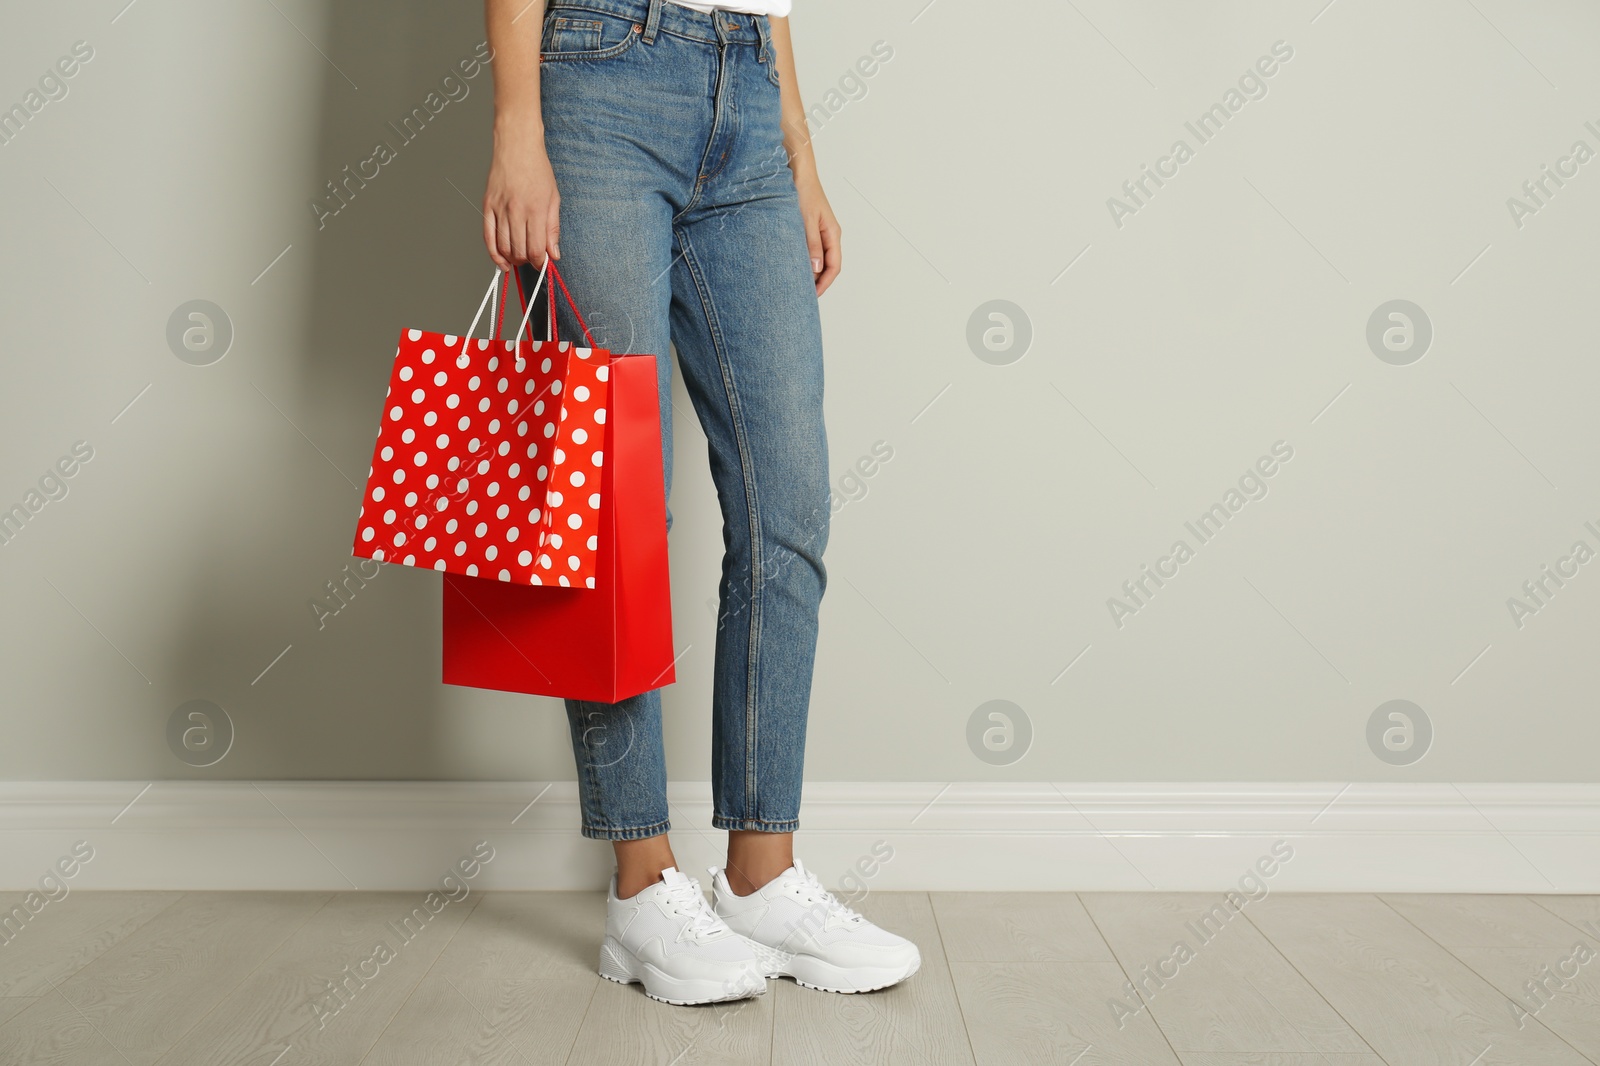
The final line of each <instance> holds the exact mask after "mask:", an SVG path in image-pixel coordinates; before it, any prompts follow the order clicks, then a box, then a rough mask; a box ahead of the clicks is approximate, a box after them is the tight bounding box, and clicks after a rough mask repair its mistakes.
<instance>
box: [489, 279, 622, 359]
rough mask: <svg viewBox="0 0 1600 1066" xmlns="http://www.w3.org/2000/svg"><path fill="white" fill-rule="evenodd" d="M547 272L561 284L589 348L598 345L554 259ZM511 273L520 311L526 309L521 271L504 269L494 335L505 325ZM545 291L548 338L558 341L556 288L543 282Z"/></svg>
mask: <svg viewBox="0 0 1600 1066" xmlns="http://www.w3.org/2000/svg"><path fill="white" fill-rule="evenodd" d="M547 273H548V274H549V275H550V276H551V277H553V278H555V279H556V284H558V285H560V286H561V294H562V295H563V296H565V297H566V298H567V306H568V307H570V308H572V313H573V315H574V316H575V317H576V318H577V319H578V325H580V326H582V327H583V335H584V337H585V338H586V339H587V340H588V341H589V347H591V348H598V347H600V346H599V345H598V344H596V343H595V339H594V334H592V333H590V332H589V324H588V323H587V322H585V321H584V320H583V312H581V311H579V310H578V305H577V304H576V303H574V302H573V299H572V293H571V292H569V291H567V283H566V282H565V281H564V280H562V277H561V272H560V271H558V270H557V269H556V264H555V261H554V260H551V262H550V266H549V268H548V270H547ZM512 274H515V275H516V278H517V302H518V303H519V304H521V306H522V311H523V313H524V314H526V313H527V311H528V295H527V293H526V292H524V291H523V288H522V271H520V270H508V271H506V275H507V276H506V277H504V278H501V279H500V312H499V314H498V315H496V316H495V323H494V335H495V336H496V337H498V336H500V331H501V330H502V329H503V328H504V325H505V317H506V297H507V296H508V295H510V292H509V287H510V282H511V278H510V275H512ZM545 291H546V293H547V294H548V296H549V298H550V307H549V314H550V339H551V340H553V341H559V340H560V339H561V338H560V335H559V334H558V333H557V330H556V290H555V286H553V285H550V284H549V283H546V284H545ZM517 339H518V340H521V339H522V338H520V337H518V338H517Z"/></svg>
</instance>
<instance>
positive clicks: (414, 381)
mask: <svg viewBox="0 0 1600 1066" xmlns="http://www.w3.org/2000/svg"><path fill="white" fill-rule="evenodd" d="M547 272H548V273H550V274H551V275H553V276H554V277H556V278H557V280H558V281H559V275H556V274H555V273H554V267H553V266H552V265H551V264H550V263H549V261H548V259H547V260H546V263H545V268H544V270H542V271H541V272H540V275H539V281H538V283H537V284H536V285H535V287H534V292H535V294H537V292H538V287H539V285H543V284H545V275H546V273H547ZM509 278H510V275H509V273H507V274H504V275H502V274H501V273H500V272H499V271H496V273H495V278H494V280H493V281H491V282H490V283H489V289H488V291H487V292H485V293H484V295H483V302H482V303H480V304H479V305H478V314H477V316H476V317H474V318H473V320H472V325H471V326H470V327H469V328H468V329H467V332H466V334H465V335H464V336H460V337H457V336H455V335H453V334H448V333H429V332H425V331H423V330H419V329H408V330H405V331H404V332H403V333H401V335H400V345H399V348H398V349H397V351H396V352H395V361H394V368H393V370H392V371H391V373H390V379H389V391H388V392H387V393H386V394H385V398H384V412H383V421H382V425H381V427H380V429H379V432H378V440H377V444H376V445H375V447H374V449H373V455H372V466H371V469H370V471H369V473H368V476H367V490H366V497H365V499H364V500H363V502H362V505H361V513H360V516H359V520H358V522H357V527H356V536H355V550H354V554H355V555H357V556H360V557H363V558H370V559H375V560H379V561H381V562H390V563H399V564H402V565H405V566H415V567H422V568H427V569H432V570H439V571H443V572H445V573H451V574H461V575H464V576H467V577H483V578H488V579H492V580H499V581H504V582H509V583H512V584H518V585H557V586H569V587H570V586H577V587H584V588H591V589H592V588H594V587H595V584H596V576H597V569H598V568H597V565H596V557H597V552H598V549H599V542H600V536H601V532H600V527H599V516H600V486H601V480H602V473H603V469H604V464H605V455H606V419H607V414H608V412H607V397H608V395H609V393H610V387H609V386H610V382H609V378H610V365H609V364H610V353H609V352H607V351H605V350H604V349H600V348H593V347H591V348H579V347H577V346H575V345H574V344H572V343H569V342H566V341H555V340H547V341H535V340H531V339H525V338H524V336H523V334H524V332H526V330H527V326H528V320H529V317H530V316H531V315H532V312H533V304H532V303H531V302H529V303H528V308H527V312H526V313H525V314H524V316H523V320H522V325H521V326H519V327H518V331H517V334H516V340H514V341H502V340H499V339H498V335H499V332H500V320H501V317H502V316H503V315H504V313H505V299H504V297H505V295H506V286H507V282H508V281H509ZM561 286H562V289H563V291H565V289H566V285H565V283H564V282H562V283H561ZM497 287H498V288H499V289H500V291H501V299H500V301H499V312H498V314H496V315H494V316H492V317H493V319H494V322H495V329H494V333H495V335H496V339H488V340H485V339H478V338H474V337H473V336H472V334H473V333H475V332H477V328H478V322H479V321H480V320H481V319H482V317H483V312H484V308H485V307H487V306H488V305H489V302H490V300H491V298H492V297H493V296H494V294H495V290H496V288H497ZM518 291H519V294H520V292H521V282H520V279H519V281H518ZM548 291H549V294H550V299H551V302H552V304H553V302H554V289H553V287H550V288H549V289H548ZM567 298H568V300H569V301H570V300H571V295H570V294H568V297H567ZM573 310H574V312H576V310H577V308H576V306H574V308H573ZM551 320H552V321H553V320H554V319H553V316H552V319H551ZM585 331H586V332H587V327H585ZM530 336H531V335H530Z"/></svg>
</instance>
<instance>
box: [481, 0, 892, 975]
mask: <svg viewBox="0 0 1600 1066" xmlns="http://www.w3.org/2000/svg"><path fill="white" fill-rule="evenodd" d="M788 9H789V0H742V2H734V3H727V4H721V3H715V4H713V3H688V2H669V0H551V2H550V3H549V4H548V10H547V9H546V4H545V2H544V0H531V2H530V0H486V17H487V22H488V30H489V44H490V46H491V47H492V49H493V57H494V72H495V73H494V105H495V117H494V160H493V164H492V166H491V168H490V172H489V182H488V189H487V192H486V194H485V196H484V240H485V243H486V244H487V246H488V249H489V254H490V257H491V258H492V259H494V261H495V263H496V264H497V265H498V266H500V267H501V268H502V269H510V268H512V267H513V266H519V265H522V264H527V263H529V262H530V261H531V262H533V263H536V264H537V263H542V262H543V261H544V258H545V255H546V254H547V253H548V255H549V256H550V257H551V258H552V259H555V260H559V261H560V264H561V273H562V276H563V278H564V279H565V280H566V281H567V283H568V285H569V286H570V288H571V291H572V292H573V293H574V295H575V297H576V298H577V300H578V301H579V304H580V306H581V309H582V310H583V312H584V313H585V317H586V318H587V319H588V320H589V323H590V326H591V329H593V330H595V338H596V343H597V344H598V345H599V346H601V347H605V348H608V349H610V350H612V351H630V352H649V353H653V354H655V355H657V356H658V358H657V360H656V363H657V367H658V368H659V372H660V378H659V382H658V385H659V389H660V397H661V428H662V452H663V455H664V457H665V461H666V470H665V475H666V485H667V491H668V493H669V494H670V492H671V487H672V434H671V427H672V389H671V362H670V358H669V355H668V352H669V347H668V342H669V341H670V342H672V343H673V344H675V345H676V346H677V350H678V362H679V365H680V366H681V368H682V370H683V375H684V384H685V386H686V388H687V391H688V393H689V396H690V398H691V400H692V401H693V403H694V407H695V412H696V414H697V415H698V417H699V419H700V425H701V426H702V428H703V429H704V430H705V434H706V437H707V438H708V440H709V442H710V458H711V474H712V478H713V480H714V481H715V483H716V488H717V496H718V499H719V500H720V502H721V506H722V513H723V519H724V524H723V540H724V545H725V549H726V553H725V555H724V557H723V569H722V580H721V583H720V593H721V610H720V611H719V613H718V627H717V642H716V661H715V666H714V670H715V674H714V684H713V692H712V704H713V706H712V764H711V765H712V799H713V805H714V817H713V819H712V824H713V826H715V827H716V828H718V829H725V830H727V831H728V861H727V865H726V867H725V868H724V869H722V870H720V871H719V870H716V869H715V868H713V869H712V871H711V872H712V895H713V902H712V904H711V905H708V904H707V903H706V901H705V897H704V896H703V895H701V891H700V885H699V882H698V881H696V880H694V879H693V878H689V877H686V876H685V875H684V874H682V873H681V872H679V870H678V869H677V863H676V861H675V860H674V859H673V856H672V849H671V847H670V845H669V844H668V841H667V835H666V834H667V829H668V825H669V822H668V810H667V797H666V767H665V760H664V757H663V752H662V743H661V694H660V691H659V690H656V691H651V692H646V693H644V694H642V695H639V696H635V697H632V698H630V699H627V700H624V701H622V702H620V703H615V704H606V703H590V702H584V701H578V700H568V701H567V718H568V722H569V725H570V727H571V732H572V742H573V750H574V754H575V755H576V758H577V765H578V785H579V796H580V798H581V800H580V801H581V806H582V813H583V823H582V833H583V835H584V836H586V837H591V838H595V839H601V840H609V841H611V842H612V846H613V848H614V850H615V853H616V862H617V869H616V873H615V875H614V876H613V878H612V881H611V887H610V891H609V892H608V894H607V901H606V929H605V938H604V941H603V943H602V945H601V949H600V973H601V975H602V976H604V977H608V978H611V979H612V980H617V981H622V982H625V983H627V982H635V981H637V982H641V983H643V985H644V990H645V992H646V993H647V994H648V995H650V996H652V997H653V998H656V999H660V1000H665V1001H667V1002H671V1003H708V1002H717V1001H721V1000H729V999H740V998H743V997H746V996H751V995H760V994H762V993H764V992H765V991H766V981H765V978H766V977H776V976H779V975H780V974H787V975H789V976H791V977H793V978H794V979H795V980H796V981H797V982H799V983H801V984H804V985H806V986H808V987H813V988H818V989H822V990H825V991H834V992H860V991H867V990H869V989H874V988H882V987H884V986H887V985H891V984H894V983H896V982H897V981H901V980H904V979H905V978H906V977H909V976H910V975H911V974H912V973H914V972H915V971H916V969H917V967H918V966H919V965H920V963H921V959H920V956H919V954H918V952H917V948H916V946H915V945H914V944H912V943H911V942H910V941H907V940H905V939H903V938H901V937H898V936H895V935H893V934H891V933H887V932H885V931H883V930H881V929H879V928H878V927H876V926H874V925H873V924H872V923H871V922H868V921H867V920H866V919H865V918H863V917H862V916H861V915H859V914H857V913H856V912H854V911H852V910H851V909H849V908H848V907H846V906H844V905H843V904H842V903H841V902H840V901H839V900H838V899H836V898H835V897H834V896H833V895H832V894H831V893H829V892H827V891H826V890H825V889H824V888H823V886H822V885H821V883H820V882H819V881H818V880H817V878H816V877H815V875H813V874H812V873H811V872H810V871H808V870H807V869H806V868H805V866H804V865H803V864H802V863H801V862H800V861H799V860H797V859H796V858H795V857H794V850H793V841H794V830H795V828H796V827H797V825H798V814H799V807H800V786H801V768H802V763H803V760H804V754H805V727H806V714H807V710H808V705H809V702H810V695H811V674H812V666H813V661H814V659H815V653H816V641H817V608H818V605H819V603H820V601H821V599H822V593H823V588H824V586H825V584H826V581H827V574H826V570H825V568H824V566H823V562H822V553H823V549H824V547H825V546H826V544H827V539H828V517H829V495H830V493H829V486H828V469H827V437H826V432H825V429H824V426H823V412H822V378H823V374H822V332H821V324H820V320H819V316H818V311H817V298H818V297H819V296H821V295H822V293H823V292H824V291H826V290H827V288H828V286H829V285H831V284H832V283H833V279H834V278H835V277H836V276H837V275H838V273H839V268H840V247H839V224H838V222H837V221H836V220H835V219H834V216H833V211H832V209H831V208H830V207H829V206H828V199H827V197H826V196H825V195H823V191H822V186H821V183H820V182H819V181H818V179H817V170H816V164H815V162H814V160H813V157H812V154H811V147H810V145H809V143H808V136H807V132H806V122H805V112H804V109H803V108H802V106H801V103H800V95H799V92H798V89H797V87H796V85H795V72H794V71H795V68H794V57H793V53H792V51H791V47H790V41H789V28H788V19H787V15H788ZM558 189H559V193H558V191H557V190H558ZM563 240H564V241H565V244H566V247H567V250H568V251H570V252H571V253H572V257H571V258H570V259H563V258H562V253H561V243H562V241H563ZM522 269H523V270H524V271H527V270H528V269H529V268H528V267H526V266H522ZM526 276H527V277H528V278H531V276H532V275H531V274H528V275H526ZM557 324H558V325H559V326H560V327H561V328H562V330H563V331H564V332H563V335H564V336H569V337H570V336H578V335H579V334H578V332H577V326H576V323H575V322H572V321H569V312H568V310H567V309H566V308H565V307H564V306H563V307H562V308H561V309H560V311H559V312H558V322H557ZM671 526H672V513H671V510H670V509H669V510H668V512H667V527H668V529H670V528H671Z"/></svg>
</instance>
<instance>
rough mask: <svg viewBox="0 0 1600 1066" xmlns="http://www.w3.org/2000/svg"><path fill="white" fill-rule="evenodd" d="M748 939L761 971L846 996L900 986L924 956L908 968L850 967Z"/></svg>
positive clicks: (919, 956)
mask: <svg viewBox="0 0 1600 1066" xmlns="http://www.w3.org/2000/svg"><path fill="white" fill-rule="evenodd" d="M745 940H746V942H748V943H749V945H750V947H751V950H753V951H754V952H755V953H756V961H757V963H759V964H760V966H761V972H762V973H764V974H766V975H767V976H768V977H788V978H791V979H793V981H794V983H795V984H797V985H800V986H802V987H804V988H813V989H816V990H817V991H818V992H836V993H838V994H839V995H843V996H851V995H855V994H856V993H857V992H876V991H878V990H879V989H880V988H888V987H890V986H891V985H897V984H899V983H900V982H901V981H904V980H905V979H906V978H908V977H910V976H911V975H912V974H914V973H916V972H917V971H918V970H920V969H921V968H922V956H921V955H918V956H917V958H916V959H915V960H913V961H912V963H911V965H910V966H907V967H879V968H875V969H867V968H857V969H854V970H850V969H846V968H844V967H841V966H834V965H833V964H831V963H827V962H823V961H822V960H821V959H818V958H814V957H812V956H809V955H795V954H793V953H791V952H787V951H779V950H778V949H777V948H772V947H768V946H767V945H765V944H761V943H758V942H757V941H754V940H751V939H750V938H749V937H745Z"/></svg>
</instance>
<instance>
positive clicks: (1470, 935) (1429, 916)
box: [1379, 892, 1578, 951]
mask: <svg viewBox="0 0 1600 1066" xmlns="http://www.w3.org/2000/svg"><path fill="white" fill-rule="evenodd" d="M1379 898H1380V899H1382V900H1383V901H1384V902H1385V903H1387V904H1388V905H1389V906H1391V907H1393V908H1394V909H1395V910H1397V911H1399V912H1400V914H1401V915H1402V916H1403V917H1404V918H1405V919H1406V920H1407V921H1409V922H1410V923H1411V924H1412V925H1414V926H1416V927H1417V928H1418V929H1421V930H1422V931H1423V932H1424V933H1426V934H1428V936H1430V937H1432V938H1433V939H1434V940H1437V941H1438V942H1439V943H1440V944H1442V945H1443V946H1444V947H1445V948H1446V949H1447V950H1449V951H1454V950H1455V949H1457V948H1541V949H1542V948H1558V947H1560V948H1565V947H1570V946H1571V944H1572V938H1573V937H1574V936H1576V935H1578V931H1577V930H1576V929H1574V928H1572V926H1571V925H1570V924H1568V923H1567V922H1566V921H1564V920H1563V919H1562V918H1560V917H1557V916H1556V915H1555V914H1553V913H1551V912H1550V911H1548V910H1546V909H1545V908H1543V907H1541V906H1539V904H1538V903H1537V902H1535V901H1534V900H1533V899H1530V898H1529V897H1527V896H1511V895H1481V896H1467V895H1436V894H1433V893H1421V892H1415V893H1413V892H1403V893H1384V894H1383V895H1381V896H1379Z"/></svg>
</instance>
